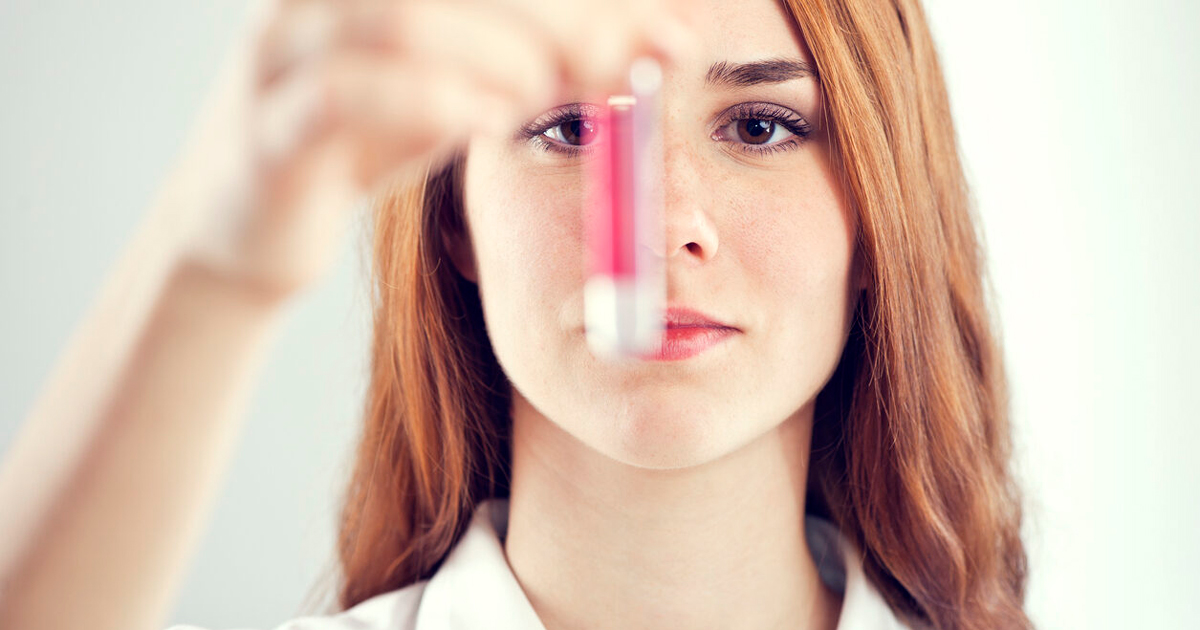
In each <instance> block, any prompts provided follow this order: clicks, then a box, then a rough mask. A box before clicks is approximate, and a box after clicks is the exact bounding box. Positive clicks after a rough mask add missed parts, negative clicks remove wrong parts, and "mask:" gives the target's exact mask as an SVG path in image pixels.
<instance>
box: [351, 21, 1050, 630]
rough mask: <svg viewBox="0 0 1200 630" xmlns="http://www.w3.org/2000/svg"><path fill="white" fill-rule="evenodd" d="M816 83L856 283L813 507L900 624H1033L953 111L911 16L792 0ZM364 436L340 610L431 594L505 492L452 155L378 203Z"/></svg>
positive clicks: (496, 375) (458, 167) (499, 415)
mask: <svg viewBox="0 0 1200 630" xmlns="http://www.w3.org/2000/svg"><path fill="white" fill-rule="evenodd" d="M784 4H785V6H786V7H787V9H788V10H789V11H790V13H791V15H792V16H793V18H794V19H795V21H796V23H797V25H798V26H799V28H800V30H801V32H802V33H803V35H804V37H805V39H806V41H807V43H808V46H809V48H810V50H811V51H812V54H813V58H814V60H815V62H816V65H817V73H818V75H819V77H818V78H819V81H820V83H821V86H822V88H823V92H824V94H825V100H826V112H827V120H826V121H825V126H826V128H827V129H828V131H829V133H830V134H831V135H830V139H831V146H832V147H833V163H834V164H835V165H836V167H837V168H839V171H840V173H841V175H842V185H843V186H844V187H845V190H846V192H847V199H848V200H849V203H851V204H853V211H854V212H855V213H856V216H857V217H858V225H859V233H858V250H859V256H861V259H862V261H863V263H864V264H865V265H866V270H867V274H868V278H869V282H868V286H867V288H866V289H865V290H864V292H863V295H862V299H861V300H860V301H859V306H858V309H857V311H856V313H855V321H854V324H853V329H852V332H851V335H850V339H849V341H848V343H847V344H846V347H845V350H844V352H843V355H842V358H841V361H840V363H839V366H838V368H837V370H836V372H835V373H834V376H833V377H832V378H831V380H830V382H829V383H828V384H827V385H826V386H825V387H824V389H823V390H822V391H821V392H820V394H819V395H818V397H817V405H816V412H815V414H816V415H815V424H814V429H813V441H812V458H811V463H810V473H809V491H808V497H809V499H808V500H809V505H808V507H807V509H808V511H810V512H814V513H817V514H821V515H823V516H825V517H827V518H829V519H831V520H833V521H834V522H836V523H837V524H838V525H839V526H840V528H841V529H842V531H843V532H844V533H845V534H846V535H847V536H848V537H849V538H850V539H851V540H853V541H855V542H856V543H857V544H858V545H859V547H860V549H862V550H863V552H864V554H865V570H866V575H867V576H868V579H870V580H871V582H872V583H873V584H874V585H875V586H876V588H877V589H878V590H879V591H880V592H881V594H882V595H883V596H884V598H885V599H886V600H887V602H888V603H889V605H890V606H891V607H892V608H893V610H895V611H896V612H897V613H898V614H899V615H901V616H902V617H905V618H908V619H910V620H913V621H914V622H916V623H918V624H921V625H928V626H930V627H933V628H937V629H939V630H951V629H956V630H957V629H962V630H970V629H983V628H987V629H989V630H994V629H996V628H1031V627H1032V624H1031V623H1030V621H1029V619H1028V618H1027V616H1026V615H1025V613H1024V611H1023V600H1024V589H1025V582H1026V554H1025V548H1024V545H1023V543H1022V541H1021V538H1020V526H1021V517H1022V509H1021V507H1022V506H1021V495H1020V492H1019V489H1018V487H1017V485H1016V484H1015V483H1014V480H1013V477H1012V473H1011V471H1010V458H1011V450H1012V448H1011V437H1010V426H1009V413H1008V406H1007V405H1008V394H1007V385H1006V381H1005V375H1004V370H1003V365H1002V356H1001V351H1000V347H999V343H998V339H997V337H996V332H995V331H994V330H993V323H992V322H993V319H994V317H993V315H992V313H991V312H990V310H989V304H990V303H991V299H990V297H991V291H990V288H989V285H988V284H987V280H986V276H985V267H984V254H983V250H982V246H981V238H980V237H979V236H978V235H977V234H976V229H977V220H976V218H975V216H974V210H973V208H972V205H971V202H970V198H969V195H968V190H967V186H966V182H965V179H964V176H963V172H962V167H961V165H960V162H959V158H958V151H957V147H956V138H955V133H954V128H953V126H952V123H951V120H950V108H949V102H948V97H947V94H946V90H945V85H944V81H943V79H942V74H941V70H940V68H939V65H938V61H937V55H936V52H935V49H934V44H933V41H932V38H931V36H930V33H929V30H928V27H927V25H926V21H925V17H924V15H923V13H922V9H921V6H920V4H919V2H918V1H917V0H870V1H867V0H858V1H852V0H787V1H786V2H785V3H784ZM376 216H377V219H376V224H375V230H374V275H375V281H376V284H375V291H374V295H373V298H374V342H373V348H372V366H371V377H370V384H369V389H368V397H367V402H366V418H365V424H364V427H363V433H362V439H361V442H360V444H359V446H358V453H357V459H356V462H355V466H354V470H353V473H352V476H351V479H350V483H349V487H348V491H347V494H346V497H345V503H344V506H343V509H342V521H341V532H340V535H339V539H338V555H339V560H340V564H341V567H340V568H341V571H340V573H341V575H340V579H341V583H340V584H339V587H338V605H339V606H340V607H341V608H349V607H351V606H353V605H355V604H357V603H359V602H361V601H363V600H365V599H367V598H370V597H372V596H374V595H377V594H380V593H384V592H387V591H390V590H394V589H398V588H401V587H404V586H406V585H409V584H412V583H413V582H416V581H418V580H422V579H426V578H429V577H430V576H431V575H432V574H433V573H434V572H435V571H436V570H437V569H438V567H439V566H440V564H441V563H442V561H443V560H444V559H445V557H446V555H447V554H448V552H449V551H450V549H451V547H452V546H453V545H454V544H455V542H457V540H458V539H459V537H460V536H461V534H462V532H463V530H464V529H465V527H466V525H467V523H468V521H469V519H470V516H471V513H472V511H473V508H474V506H475V505H476V504H477V503H478V502H479V501H481V500H483V499H486V498H489V497H503V496H507V495H508V486H509V479H508V475H509V471H510V461H509V457H510V417H509V402H510V392H509V385H508V381H507V379H506V378H505V376H504V374H503V372H502V371H501V369H500V367H499V364H498V363H497V361H496V359H495V356H494V355H493V354H492V350H491V344H490V342H489V340H488V337H487V333H486V330H485V327H484V324H483V315H482V310H481V307H480V303H479V295H478V292H477V289H476V287H475V285H474V284H472V283H470V282H468V281H467V280H465V279H464V278H462V277H461V276H460V275H459V274H458V273H457V271H456V270H455V268H454V266H453V265H452V264H451V263H450V258H449V255H448V254H447V252H446V251H445V247H444V240H443V236H444V235H445V234H447V233H455V232H458V233H461V232H462V230H464V229H465V227H464V222H463V205H462V160H461V157H460V158H458V159H455V160H453V161H452V162H450V163H449V164H448V165H446V166H444V167H441V168H438V169H433V170H430V171H429V172H428V173H427V174H426V176H425V177H424V178H420V179H419V180H418V181H413V182H407V183H403V184H397V186H396V187H395V188H394V189H393V190H391V191H390V192H389V193H388V194H386V195H384V196H383V197H382V198H381V200H380V203H379V204H378V207H377V212H376Z"/></svg>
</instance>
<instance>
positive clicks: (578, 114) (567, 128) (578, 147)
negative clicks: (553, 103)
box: [517, 103, 600, 157]
mask: <svg viewBox="0 0 1200 630" xmlns="http://www.w3.org/2000/svg"><path fill="white" fill-rule="evenodd" d="M599 113H600V109H599V108H598V107H596V106H595V105H591V104H588V103H571V104H569V105H564V106H562V107H560V108H558V109H556V110H554V111H551V112H547V113H546V114H543V115H542V116H539V117H538V118H537V119H536V120H534V121H532V122H530V123H529V124H527V125H524V126H523V127H521V130H520V131H519V132H518V134H517V137H518V138H521V139H523V140H526V141H529V142H532V143H533V145H534V147H535V148H537V149H538V150H540V151H544V152H546V153H552V154H557V155H564V156H566V157H575V156H577V155H580V154H581V153H583V152H585V151H588V150H589V145H591V144H592V143H593V142H595V140H596V134H597V133H598V131H599V126H600V123H599V122H598V121H597V119H596V117H597V116H598V115H599Z"/></svg>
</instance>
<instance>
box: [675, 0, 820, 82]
mask: <svg viewBox="0 0 1200 630" xmlns="http://www.w3.org/2000/svg"><path fill="white" fill-rule="evenodd" d="M687 6H689V7H695V10H696V14H695V15H694V17H695V18H696V19H694V20H693V24H694V25H695V29H696V34H697V36H698V37H699V39H700V44H701V48H702V52H703V54H704V56H705V57H707V62H711V61H714V60H726V61H730V62H735V63H737V62H745V61H753V60H757V59H762V58H765V57H792V58H798V59H800V60H802V61H805V62H807V63H808V64H810V65H812V63H813V59H812V55H811V53H810V52H809V50H808V46H807V45H806V44H805V42H804V37H803V36H802V35H801V34H800V30H799V28H797V26H796V24H795V22H794V21H793V20H792V17H791V15H790V14H789V13H788V11H787V9H785V8H784V6H783V3H782V2H780V1H779V0H690V1H689V2H688V4H687ZM706 68H707V66H706Z"/></svg>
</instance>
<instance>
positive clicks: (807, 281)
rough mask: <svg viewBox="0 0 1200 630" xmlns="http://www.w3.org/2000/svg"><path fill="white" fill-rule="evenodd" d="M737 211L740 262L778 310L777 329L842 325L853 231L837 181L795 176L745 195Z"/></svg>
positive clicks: (756, 287) (748, 277) (774, 322)
mask: <svg viewBox="0 0 1200 630" xmlns="http://www.w3.org/2000/svg"><path fill="white" fill-rule="evenodd" d="M802 172H811V171H802ZM737 206H738V210H737V212H736V213H735V214H734V216H735V217H737V218H736V221H735V223H734V229H735V230H736V233H737V234H740V235H742V236H741V238H739V239H738V243H737V247H736V249H737V257H738V258H739V259H740V265H742V266H743V268H744V272H745V273H744V277H745V279H746V281H747V282H749V283H751V285H752V287H753V292H754V293H753V294H754V295H761V296H763V299H764V300H765V301H767V302H769V303H771V304H773V305H774V307H775V308H777V309H778V311H777V312H778V314H779V317H777V318H773V320H772V322H771V325H774V326H778V327H780V328H786V329H789V330H791V331H793V333H794V332H795V331H801V332H803V331H805V330H809V331H811V330H814V327H815V328H816V329H822V330H824V329H825V328H827V327H829V326H832V325H833V324H836V323H837V322H840V321H841V317H840V315H842V310H843V309H844V307H845V304H844V301H845V297H846V291H847V287H848V284H849V282H850V277H849V276H850V263H851V254H852V251H853V249H852V248H853V233H852V229H851V227H850V223H849V222H848V220H847V219H848V217H847V216H846V208H845V207H844V204H843V201H842V198H841V196H840V195H838V194H837V192H836V191H835V190H834V189H833V188H832V187H831V185H830V182H829V181H828V180H827V179H826V178H825V177H823V176H822V175H820V174H814V175H812V176H808V175H801V176H799V177H796V176H793V177H791V178H790V181H788V182H786V184H783V183H778V182H773V183H772V185H762V186H758V187H756V188H754V192H752V193H751V192H746V193H744V194H742V195H741V196H740V201H739V203H737ZM796 318H801V319H803V320H804V323H805V325H804V326H797V324H796V321H795V319H796ZM775 332H779V333H782V332H784V331H783V330H777V331H775ZM826 332H835V331H833V330H828V331H826Z"/></svg>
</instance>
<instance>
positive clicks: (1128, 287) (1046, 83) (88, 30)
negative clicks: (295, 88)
mask: <svg viewBox="0 0 1200 630" xmlns="http://www.w3.org/2000/svg"><path fill="white" fill-rule="evenodd" d="M926 8H927V11H928V14H929V19H930V22H931V25H932V27H933V29H934V33H935V37H936V39H937V42H938V45H939V49H940V52H941V59H942V63H943V68H944V70H945V73H946V77H947V81H948V84H949V88H950V92H951V99H952V104H953V109H954V116H955V120H956V123H957V126H958V130H959V135H960V146H961V147H962V150H963V155H964V159H965V163H966V168H967V174H968V177H969V179H970V182H971V184H972V186H973V191H974V195H975V197H976V199H977V200H978V204H979V208H980V211H981V213H982V216H983V219H984V229H985V233H986V237H987V242H988V246H989V255H990V260H991V269H992V273H993V275H994V278H995V282H996V286H997V289H998V292H999V305H998V306H999V311H1000V315H1001V318H1002V327H1003V331H1004V341H1005V351H1006V355H1007V358H1008V369H1009V372H1010V375H1011V379H1012V385H1013V396H1014V399H1013V400H1014V413H1015V417H1014V420H1015V430H1016V440H1017V445H1018V462H1017V466H1018V470H1019V473H1020V475H1021V478H1022V479H1023V480H1024V482H1025V485H1026V488H1027V491H1028V495H1029V511H1028V514H1029V519H1028V523H1027V527H1026V540H1027V542H1028V549H1029V553H1030V560H1031V565H1032V575H1031V579H1030V582H1029V599H1028V608H1029V610H1030V611H1031V614H1032V615H1033V617H1034V619H1035V621H1036V622H1038V623H1039V625H1040V626H1041V627H1043V628H1064V629H1067V628H1113V629H1116V628H1128V627H1139V628H1162V629H1168V628H1180V629H1182V628H1191V627H1195V625H1194V624H1195V619H1197V618H1198V617H1200V603H1197V602H1200V599H1198V598H1196V597H1195V595H1196V594H1197V586H1198V585H1200V580H1198V579H1197V578H1196V567H1197V566H1200V543H1198V542H1197V540H1196V538H1195V533H1196V532H1197V531H1200V500H1198V496H1197V494H1198V493H1197V491H1196V487H1197V483H1196V482H1197V481H1200V474H1198V472H1200V465H1198V464H1197V463H1196V459H1197V458H1196V456H1195V455H1194V454H1193V452H1192V449H1193V445H1195V444H1196V443H1197V441H1198V439H1200V430H1197V427H1196V422H1195V420H1196V417H1197V414H1196V413H1195V412H1194V411H1193V410H1192V405H1191V403H1192V399H1191V398H1190V397H1189V396H1188V392H1193V391H1196V390H1195V389H1194V384H1195V382H1196V380H1197V377H1198V376H1200V370H1197V369H1196V367H1194V359H1195V357H1196V356H1197V354H1198V353H1200V334H1198V333H1197V330H1196V327H1195V323H1196V322H1197V321H1200V282H1197V276H1198V273H1197V271H1198V270H1200V254H1198V253H1197V251H1198V250H1197V247H1196V241H1197V237H1198V236H1200V219H1198V218H1197V215H1198V211H1200V185H1198V184H1197V175H1196V169H1197V167H1198V166H1200V122H1198V121H1197V118H1196V116H1197V112H1200V93H1198V91H1197V90H1198V88H1197V82H1196V77H1197V76H1200V48H1198V45H1197V44H1196V39H1195V29H1196V25H1198V24H1200V3H1195V2H1183V1H1179V2H1168V1H1165V0H1159V1H1158V2H1142V3H1137V4H1136V8H1135V3H1133V2H1114V3H1094V2H1086V1H1084V0H1063V1H1059V2H1046V1H1045V0H1012V1H1010V2H1006V3H978V2H960V1H958V0H929V1H928V2H927V3H926ZM243 10H244V8H243V6H242V3H239V2H234V1H232V0H210V1H209V2H204V3H200V2H196V3H186V4H184V3H150V2H131V1H128V0H111V1H109V2H105V3H100V4H96V3H85V2H80V1H78V0H75V1H70V2H57V3H55V2H37V3H35V2H31V1H29V0H5V2H3V3H2V4H0V86H2V87H0V90H2V94H3V100H2V101H0V139H2V141H0V296H3V297H2V302H0V303H2V304H3V308H2V309H0V325H2V329H3V330H4V331H5V332H4V334H3V335H0V448H6V447H7V445H8V444H9V442H10V441H11V439H12V437H13V435H14V434H15V432H16V430H17V427H18V426H19V424H20V421H21V419H22V418H23V416H24V414H25V413H26V412H27V411H28V409H29V407H30V405H31V404H32V402H33V400H34V398H35V397H36V395H37V393H38V391H39V388H40V387H41V384H42V381H43V379H44V378H45V377H46V376H47V375H48V373H49V371H50V369H51V366H52V365H53V363H54V361H55V360H56V358H57V355H58V353H59V352H60V351H61V350H62V348H63V345H64V343H65V342H66V340H67V338H68V336H69V335H70V333H71V332H72V330H73V329H74V327H75V325H76V324H77V322H78V320H79V318H80V317H81V316H82V315H83V313H84V312H85V310H86V308H87V307H88V305H89V303H90V300H91V299H92V298H93V297H94V295H95V291H96V290H97V288H98V287H99V285H100V283H101V282H102V280H103V278H104V277H105V275H106V273H107V269H108V267H109V266H110V265H111V264H112V263H113V262H114V261H115V259H116V257H117V255H118V253H119V252H120V250H121V249H122V247H123V245H124V244H125V242H126V240H127V239H128V238H129V237H130V236H131V235H132V233H133V230H134V228H135V226H136V225H137V224H138V222H139V220H140V217H141V215H142V213H143V212H144V210H145V209H146V205H147V204H148V203H149V201H150V199H151V196H152V195H153V193H154V191H155V189H156V187H157V186H158V182H159V180H160V178H161V177H162V176H163V175H164V174H165V173H166V169H167V168H168V167H169V165H170V163H171V160H172V159H173V157H174V156H175V153H176V151H178V150H179V148H180V145H181V143H182V142H183V138H184V134H185V133H186V132H187V130H188V127H189V124H190V121H191V119H192V116H193V115H194V114H195V113H196V111H197V109H198V107H199V106H200V103H201V100H202V98H203V96H204V94H205V91H206V88H207V87H208V84H209V82H210V81H211V79H212V78H213V76H214V74H215V72H216V70H217V66H218V63H220V61H221V59H222V57H223V55H224V54H225V50H226V49H227V47H228V45H230V44H231V43H232V42H233V39H234V37H235V36H236V34H237V26H238V24H239V22H240V20H241V19H242V16H243ZM352 241H353V238H348V239H347V247H346V249H345V250H344V252H343V256H342V258H341V261H340V263H339V265H338V267H337V268H336V269H335V270H334V272H333V273H332V274H331V276H330V277H329V278H328V279H327V282H325V283H324V284H322V285H321V286H320V287H319V288H317V289H315V290H314V291H312V292H311V293H309V294H307V295H306V296H304V298H303V299H302V300H300V301H299V302H297V303H296V304H295V305H294V307H293V309H292V311H291V313H290V314H289V317H288V319H287V324H286V327H285V330H284V331H283V333H282V335H280V337H279V340H278V343H277V344H276V346H275V348H274V351H273V354H272V357H271V359H270V361H269V362H268V364H267V365H266V368H265V370H264V372H263V376H262V380H261V384H260V386H259V387H258V389H257V392H256V395H255V397H254V399H253V402H252V405H251V410H250V417H249V418H248V419H247V422H246V424H245V428H244V429H243V432H242V441H241V443H240V446H239V448H238V450H237V452H236V454H235V457H234V460H233V463H232V467H231V469H230V470H229V473H228V476H227V477H226V482H225V486H224V491H223V494H222V496H221V498H220V500H219V502H218V503H217V505H216V508H215V511H214V514H213V518H212V522H211V524H210V526H209V528H208V530H207V533H206V535H205V538H204V539H203V541H202V543H201V546H200V549H199V553H198V555H197V556H196V558H195V560H194V561H193V564H192V566H191V568H190V569H189V572H188V576H187V579H186V581H185V583H184V585H183V589H182V592H181V593H180V595H179V599H178V602H177V605H176V606H175V608H174V610H173V612H172V614H171V617H170V619H169V623H184V622H187V623H194V624H198V625H203V626H207V627H212V628H229V627H255V628H271V627H274V626H275V625H278V624H279V623H281V622H282V621H284V620H286V619H288V618H291V617H294V616H296V614H298V612H299V611H300V610H301V608H300V607H301V603H302V600H304V598H305V596H306V595H307V594H309V592H310V590H311V588H312V586H313V584H314V582H316V581H317V579H318V576H320V575H322V574H324V573H325V572H327V571H328V570H329V569H330V565H328V564H327V563H328V562H329V561H331V559H332V558H333V555H332V551H333V539H334V534H335V529H334V524H335V516H336V514H335V512H334V506H335V505H336V504H337V503H336V500H337V495H338V493H339V492H340V491H341V485H342V482H343V479H344V477H345V474H346V467H347V466H348V464H349V461H350V459H349V457H350V448H351V446H352V443H353V440H354V439H355V437H356V432H357V423H358V418H359V411H360V406H361V400H362V396H363V390H364V374H365V370H366V365H367V363H366V361H367V357H366V352H365V350H366V344H367V331H368V327H367V324H368V318H369V313H368V310H367V308H366V306H367V305H366V295H367V289H366V281H365V272H364V266H363V263H362V260H361V253H360V252H358V251H356V250H355V249H354V243H353V242H352Z"/></svg>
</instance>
